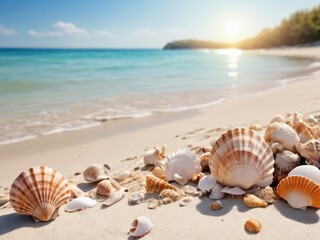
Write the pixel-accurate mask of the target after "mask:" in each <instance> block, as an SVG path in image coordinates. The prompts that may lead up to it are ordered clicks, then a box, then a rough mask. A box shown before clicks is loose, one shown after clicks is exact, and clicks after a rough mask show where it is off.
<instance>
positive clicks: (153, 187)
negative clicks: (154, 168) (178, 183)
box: [146, 175, 177, 194]
mask: <svg viewBox="0 0 320 240" xmlns="http://www.w3.org/2000/svg"><path fill="white" fill-rule="evenodd" d="M163 189H172V190H175V191H177V188H176V187H175V186H173V185H171V184H169V183H167V182H166V181H164V180H162V179H160V178H157V177H155V176H153V175H147V176H146V192H147V193H150V194H152V193H160V192H161V191H162V190H163Z"/></svg>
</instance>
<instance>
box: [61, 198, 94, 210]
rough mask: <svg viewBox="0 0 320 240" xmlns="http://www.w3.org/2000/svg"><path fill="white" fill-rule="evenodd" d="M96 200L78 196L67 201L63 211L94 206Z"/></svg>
mask: <svg viewBox="0 0 320 240" xmlns="http://www.w3.org/2000/svg"><path fill="white" fill-rule="evenodd" d="M96 204H97V201H96V200H94V199H91V198H88V197H78V198H75V199H73V200H72V201H71V202H69V203H68V204H67V205H66V207H65V208H64V211H65V212H75V211H80V210H83V209H86V208H91V207H94V206H95V205H96Z"/></svg>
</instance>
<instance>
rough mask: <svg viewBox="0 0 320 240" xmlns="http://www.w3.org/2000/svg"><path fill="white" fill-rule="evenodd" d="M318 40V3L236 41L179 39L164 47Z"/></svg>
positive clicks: (287, 43) (276, 44)
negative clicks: (272, 26) (311, 7)
mask: <svg viewBox="0 0 320 240" xmlns="http://www.w3.org/2000/svg"><path fill="white" fill-rule="evenodd" d="M315 41H320V5H319V6H316V7H314V8H313V9H311V10H302V11H297V12H295V13H293V14H292V15H291V16H290V17H289V18H287V19H284V20H282V22H281V23H280V25H278V26H277V27H275V28H273V29H269V28H266V29H263V30H262V31H261V32H260V33H259V34H258V35H257V36H255V37H254V38H251V39H245V40H242V41H240V42H237V43H221V42H210V41H199V40H180V41H174V42H171V43H168V44H167V45H166V46H165V49H182V48H228V47H237V48H242V49H256V48H269V47H281V46H294V45H302V44H307V43H312V42H315Z"/></svg>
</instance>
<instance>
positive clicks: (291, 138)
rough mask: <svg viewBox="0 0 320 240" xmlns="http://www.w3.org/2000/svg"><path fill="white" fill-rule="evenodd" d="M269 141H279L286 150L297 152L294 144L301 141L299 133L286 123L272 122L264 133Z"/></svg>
mask: <svg viewBox="0 0 320 240" xmlns="http://www.w3.org/2000/svg"><path fill="white" fill-rule="evenodd" d="M264 139H265V140H266V141H267V142H278V143H281V144H282V145H283V149H284V150H289V151H291V152H295V147H294V145H295V144H296V143H299V142H300V138H299V136H298V134H297V133H296V132H295V131H294V129H293V128H292V127H290V126H289V125H287V124H285V123H278V122H274V123H271V124H270V125H269V126H268V127H267V129H266V132H265V134H264Z"/></svg>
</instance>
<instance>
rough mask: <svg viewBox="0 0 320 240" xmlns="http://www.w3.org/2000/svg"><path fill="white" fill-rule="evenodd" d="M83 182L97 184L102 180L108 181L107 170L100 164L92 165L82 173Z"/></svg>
mask: <svg viewBox="0 0 320 240" xmlns="http://www.w3.org/2000/svg"><path fill="white" fill-rule="evenodd" d="M83 177H84V180H86V181H87V182H89V183H92V182H97V181H100V180H102V179H109V176H108V175H107V169H106V168H105V167H104V166H103V165H102V164H92V165H91V166H89V167H87V168H86V170H84V172H83Z"/></svg>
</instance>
